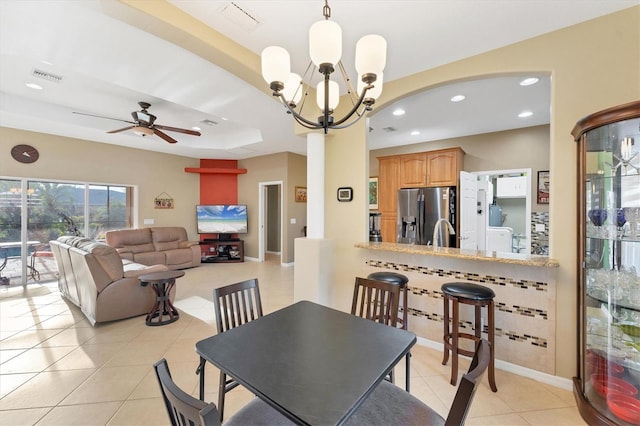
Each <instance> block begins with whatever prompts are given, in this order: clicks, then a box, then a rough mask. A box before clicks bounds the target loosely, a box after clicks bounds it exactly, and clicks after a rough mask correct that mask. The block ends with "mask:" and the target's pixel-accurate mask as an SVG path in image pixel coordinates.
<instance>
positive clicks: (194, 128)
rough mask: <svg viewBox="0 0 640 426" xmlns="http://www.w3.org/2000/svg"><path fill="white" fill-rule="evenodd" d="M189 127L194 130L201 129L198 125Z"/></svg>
mask: <svg viewBox="0 0 640 426" xmlns="http://www.w3.org/2000/svg"><path fill="white" fill-rule="evenodd" d="M191 129H192V130H195V131H196V132H199V131H200V130H202V129H201V128H200V127H198V126H193V127H192V128H191Z"/></svg>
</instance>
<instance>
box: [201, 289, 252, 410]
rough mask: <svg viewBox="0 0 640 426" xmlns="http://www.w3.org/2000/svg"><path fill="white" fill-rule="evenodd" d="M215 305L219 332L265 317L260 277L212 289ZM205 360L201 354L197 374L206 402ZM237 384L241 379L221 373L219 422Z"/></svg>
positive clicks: (202, 396)
mask: <svg viewBox="0 0 640 426" xmlns="http://www.w3.org/2000/svg"><path fill="white" fill-rule="evenodd" d="M213 306H214V311H215V314H216V326H217V329H218V333H223V332H225V331H228V330H230V329H232V328H234V327H237V326H239V325H242V324H246V323H248V322H249V321H253V320H254V319H256V318H260V317H261V316H262V302H261V300H260V287H259V286H258V279H257V278H253V279H250V280H246V281H242V282H239V283H235V284H229V285H227V286H224V287H220V288H216V289H214V290H213ZM205 363H206V360H205V359H204V358H202V357H200V364H199V366H198V370H197V371H196V373H197V374H200V400H202V401H204V369H205ZM236 386H238V382H236V381H235V380H233V379H232V378H229V377H227V375H226V374H225V373H223V372H222V371H221V372H220V384H219V386H218V412H219V414H220V421H222V420H223V419H224V400H225V394H226V393H227V392H229V391H230V390H232V389H234V388H235V387H236Z"/></svg>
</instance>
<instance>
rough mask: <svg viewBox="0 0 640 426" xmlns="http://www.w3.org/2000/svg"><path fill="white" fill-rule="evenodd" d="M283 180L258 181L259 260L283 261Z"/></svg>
mask: <svg viewBox="0 0 640 426" xmlns="http://www.w3.org/2000/svg"><path fill="white" fill-rule="evenodd" d="M282 184H283V182H282V181H272V182H260V183H258V194H259V196H258V203H259V209H258V210H259V212H258V215H259V218H258V230H259V236H258V261H259V262H264V261H266V260H267V259H268V260H272V259H273V260H277V261H278V263H281V261H282V229H283V226H282V210H283V204H282Z"/></svg>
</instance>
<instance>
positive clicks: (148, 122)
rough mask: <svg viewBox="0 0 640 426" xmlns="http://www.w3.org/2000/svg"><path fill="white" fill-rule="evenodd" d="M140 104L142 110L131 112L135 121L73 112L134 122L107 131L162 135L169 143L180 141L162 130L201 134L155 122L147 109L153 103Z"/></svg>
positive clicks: (154, 117)
mask: <svg viewBox="0 0 640 426" xmlns="http://www.w3.org/2000/svg"><path fill="white" fill-rule="evenodd" d="M138 105H140V108H142V109H141V110H140V111H133V112H132V113H131V117H133V121H128V120H122V119H120V118H111V117H104V116H102V115H94V114H87V113H84V112H75V111H74V112H73V113H74V114H80V115H88V116H90V117H98V118H106V119H107V120H116V121H122V122H125V123H130V124H132V125H131V126H127V127H123V128H122V129H117V130H111V131H109V132H107V133H119V132H124V131H125V130H133V132H134V133H135V134H137V135H140V136H148V135H157V136H160V137H161V138H162V139H164V140H165V141H167V142H169V143H176V142H178V141H177V140H175V139H174V138H172V137H171V136H169V135H167V134H166V133H164V132H163V131H162V130H168V131H170V132H178V133H185V134H187V135H193V136H200V132H197V131H195V130H188V129H180V128H178V127H170V126H163V125H160V124H155V121H156V116H155V115H153V114H150V113H149V111H147V108H149V107H150V106H151V104H150V103H148V102H138Z"/></svg>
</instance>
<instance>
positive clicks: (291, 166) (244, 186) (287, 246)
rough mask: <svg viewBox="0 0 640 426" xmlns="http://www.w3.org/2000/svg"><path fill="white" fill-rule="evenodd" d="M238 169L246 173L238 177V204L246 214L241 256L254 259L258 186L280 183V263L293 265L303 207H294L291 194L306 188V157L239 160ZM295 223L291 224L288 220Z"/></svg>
mask: <svg viewBox="0 0 640 426" xmlns="http://www.w3.org/2000/svg"><path fill="white" fill-rule="evenodd" d="M238 166H239V167H240V168H243V169H245V168H246V169H247V173H246V174H243V175H238V202H240V203H243V204H246V205H247V210H248V211H249V232H248V233H247V235H245V236H244V237H243V239H244V240H245V242H244V244H245V245H244V248H245V256H249V257H253V258H258V241H259V240H258V238H259V233H258V219H259V218H258V215H259V213H258V211H259V205H258V204H259V197H258V195H259V194H258V191H259V184H260V183H261V182H274V181H282V203H283V209H282V218H283V227H282V241H283V244H282V248H281V261H282V262H283V263H291V262H293V256H294V250H293V244H294V243H293V241H294V239H295V238H297V237H300V236H302V227H303V226H304V225H305V224H306V217H307V208H306V206H307V205H306V203H296V202H295V201H294V197H293V193H294V187H295V186H306V182H307V162H306V157H304V156H302V155H298V154H293V153H290V152H282V153H279V154H272V155H264V156H261V157H254V158H249V159H246V160H239V161H238ZM292 218H293V219H296V223H295V224H291V219H292Z"/></svg>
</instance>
